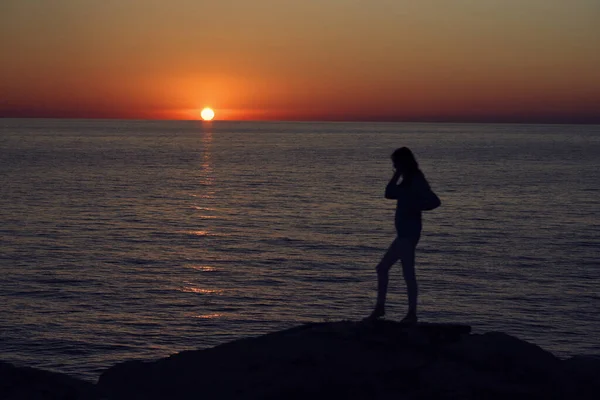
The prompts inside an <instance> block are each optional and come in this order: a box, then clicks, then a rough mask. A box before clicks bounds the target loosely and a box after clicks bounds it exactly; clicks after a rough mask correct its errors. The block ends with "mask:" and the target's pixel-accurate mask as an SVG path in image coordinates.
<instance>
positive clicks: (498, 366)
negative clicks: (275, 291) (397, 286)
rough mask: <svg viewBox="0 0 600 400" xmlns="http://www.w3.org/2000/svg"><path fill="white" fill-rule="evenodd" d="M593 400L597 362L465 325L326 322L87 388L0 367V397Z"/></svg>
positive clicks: (110, 377) (143, 365) (119, 373)
mask: <svg viewBox="0 0 600 400" xmlns="http://www.w3.org/2000/svg"><path fill="white" fill-rule="evenodd" d="M338 398H339V399H466V400H468V399H510V400H518V399H594V400H596V399H599V398H600V358H598V357H592V356H577V357H573V358H570V359H568V360H560V359H558V358H556V357H555V356H553V355H552V354H551V353H548V352H547V351H544V350H542V349H541V348H539V347H538V346H536V345H533V344H531V343H527V342H525V341H522V340H519V339H517V338H515V337H512V336H510V335H506V334H504V333H498V332H490V333H485V334H470V327H469V326H466V325H451V324H450V325H449V324H422V323H421V324H418V325H417V326H413V327H407V326H405V325H401V324H399V323H397V322H391V321H376V322H349V321H342V322H331V323H315V324H307V325H302V326H298V327H296V328H292V329H288V330H285V331H281V332H275V333H271V334H268V335H263V336H259V337H256V338H248V339H241V340H236V341H233V342H230V343H225V344H223V345H220V346H217V347H213V348H210V349H206V350H196V351H184V352H181V353H178V354H174V355H172V356H170V357H167V358H163V359H160V360H157V361H145V362H144V361H127V362H124V363H121V364H117V365H115V366H113V367H111V368H109V369H108V370H106V371H105V372H104V373H103V374H102V376H101V377H100V380H99V382H98V384H97V385H94V384H92V383H88V382H85V381H81V380H78V379H75V378H72V377H69V376H67V375H63V374H58V373H53V372H48V371H42V370H38V369H34V368H21V367H15V366H13V365H11V364H8V363H2V362H0V399H9V400H17V399H52V400H54V399H64V400H67V399H69V400H78V399H85V400H95V399H106V400H125V399H127V400H130V399H145V400H152V399H161V400H163V399H173V400H176V399H303V400H306V399H338Z"/></svg>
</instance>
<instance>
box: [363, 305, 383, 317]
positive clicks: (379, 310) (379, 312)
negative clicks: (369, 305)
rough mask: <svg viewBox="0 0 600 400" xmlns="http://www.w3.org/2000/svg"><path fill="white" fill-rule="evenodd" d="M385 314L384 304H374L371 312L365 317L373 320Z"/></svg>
mask: <svg viewBox="0 0 600 400" xmlns="http://www.w3.org/2000/svg"><path fill="white" fill-rule="evenodd" d="M384 315H385V307H384V306H380V305H376V306H375V309H374V310H373V312H372V313H371V315H369V316H368V317H367V319H370V320H373V319H379V318H381V317H383V316H384Z"/></svg>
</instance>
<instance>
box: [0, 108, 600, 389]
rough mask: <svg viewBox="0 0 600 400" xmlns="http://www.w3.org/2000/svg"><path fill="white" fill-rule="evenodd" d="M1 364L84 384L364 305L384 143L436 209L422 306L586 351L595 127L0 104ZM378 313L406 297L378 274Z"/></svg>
mask: <svg viewBox="0 0 600 400" xmlns="http://www.w3.org/2000/svg"><path fill="white" fill-rule="evenodd" d="M0 129H1V131H0V132H1V133H0V149H1V152H0V182H1V186H2V195H1V198H0V221H1V222H2V224H1V226H0V274H1V277H2V278H1V279H0V315H1V318H0V335H1V338H0V339H1V340H0V358H1V359H4V360H7V361H12V362H16V363H18V364H21V365H31V366H37V367H42V368H48V369H53V370H57V371H61V372H67V373H71V374H74V375H77V376H80V377H84V378H87V379H91V380H95V379H96V378H97V376H98V375H99V373H100V372H101V371H102V369H104V368H106V367H108V366H110V365H112V364H114V363H115V362H118V361H122V360H126V359H133V358H157V357H162V356H166V355H168V354H171V353H174V352H177V351H181V350H184V349H196V348H204V347H208V346H213V345H216V344H218V343H222V342H224V341H228V340H232V339H235V338H240V337H245V336H248V335H258V334H261V333H264V332H268V331H273V330H277V329H282V328H285V327H290V326H294V325H297V324H300V323H303V322H308V321H324V320H338V319H359V318H362V317H364V316H366V315H367V314H368V313H369V312H370V310H371V307H372V306H373V303H374V296H375V284H376V280H375V274H374V270H373V268H374V266H375V265H376V264H377V262H378V261H379V259H380V257H381V256H382V254H383V251H384V250H385V248H386V247H387V246H388V244H389V242H391V240H392V239H393V238H394V226H393V214H394V206H395V205H394V202H393V201H389V200H385V199H384V198H383V189H384V186H385V184H386V183H387V180H388V179H389V177H390V176H391V172H392V169H391V164H390V161H389V154H390V153H391V152H392V151H393V150H394V149H395V148H396V147H399V146H404V145H405V146H409V147H411V148H412V149H413V150H414V152H415V153H416V155H417V157H418V159H419V161H420V163H421V166H422V168H423V170H424V172H425V173H426V175H427V177H428V179H429V180H430V182H431V184H432V186H433V188H434V189H435V190H436V191H437V192H438V194H439V195H440V197H441V198H442V201H443V206H442V207H441V208H440V209H438V210H435V211H432V212H430V213H427V214H426V215H425V221H424V226H425V228H424V229H425V230H424V234H423V236H422V240H421V243H420V245H419V249H418V256H417V274H418V279H419V283H420V289H421V297H420V299H419V308H420V314H421V319H422V320H425V321H445V322H450V321H454V322H462V323H469V324H472V325H473V327H474V329H475V331H479V332H483V331H489V330H501V331H505V332H507V333H510V334H513V335H516V336H518V337H520V338H523V339H526V340H530V341H533V342H534V343H536V344H538V345H540V346H542V347H543V348H545V349H548V350H550V351H552V352H554V353H555V354H557V355H559V356H561V357H566V356H569V355H573V354H582V353H585V354H594V353H596V354H598V353H600V344H599V343H598V331H599V330H600V318H599V316H598V315H599V311H600V307H599V306H600V289H598V288H599V287H600V285H599V284H600V271H599V264H600V262H599V261H600V257H599V255H600V254H599V249H600V238H599V234H598V233H599V232H600V207H599V206H600V200H599V199H600V197H599V195H600V173H599V172H598V169H599V167H600V163H599V161H600V126H560V125H557V126H536V125H458V124H365V123H361V124H359V123H345V124H337V123H325V124H322V123H232V122H215V123H212V124H202V123H196V122H142V121H83V120H80V121H77V120H8V119H5V120H0ZM390 290H391V294H390V298H389V300H390V301H389V310H388V317H389V318H394V319H399V318H401V317H402V316H403V314H404V312H405V310H406V299H405V288H404V284H403V281H402V278H401V272H400V268H396V269H395V270H393V271H392V281H391V283H390Z"/></svg>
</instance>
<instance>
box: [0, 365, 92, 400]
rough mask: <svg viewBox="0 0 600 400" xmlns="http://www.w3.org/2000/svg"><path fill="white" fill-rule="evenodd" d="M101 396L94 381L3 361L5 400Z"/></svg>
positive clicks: (1, 395) (0, 381) (0, 384)
mask: <svg viewBox="0 0 600 400" xmlns="http://www.w3.org/2000/svg"><path fill="white" fill-rule="evenodd" d="M99 398H100V397H99V396H98V394H97V390H96V387H95V385H94V384H93V383H90V382H86V381H82V380H79V379H75V378H72V377H70V376H68V375H65V374H59V373H55V372H49V371H43V370H40V369H36V368H28V367H16V366H14V365H12V364H10V363H6V362H2V361H0V399H2V400H33V399H35V400H37V399H40V400H95V399H99Z"/></svg>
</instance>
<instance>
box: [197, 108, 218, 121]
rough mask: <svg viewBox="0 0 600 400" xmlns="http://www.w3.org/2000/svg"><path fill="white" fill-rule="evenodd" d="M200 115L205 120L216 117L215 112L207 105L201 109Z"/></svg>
mask: <svg viewBox="0 0 600 400" xmlns="http://www.w3.org/2000/svg"><path fill="white" fill-rule="evenodd" d="M200 116H201V117H202V119H203V120H205V121H212V119H213V118H214V117H215V112H214V111H213V109H212V108H208V107H206V108H204V109H202V111H200Z"/></svg>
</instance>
